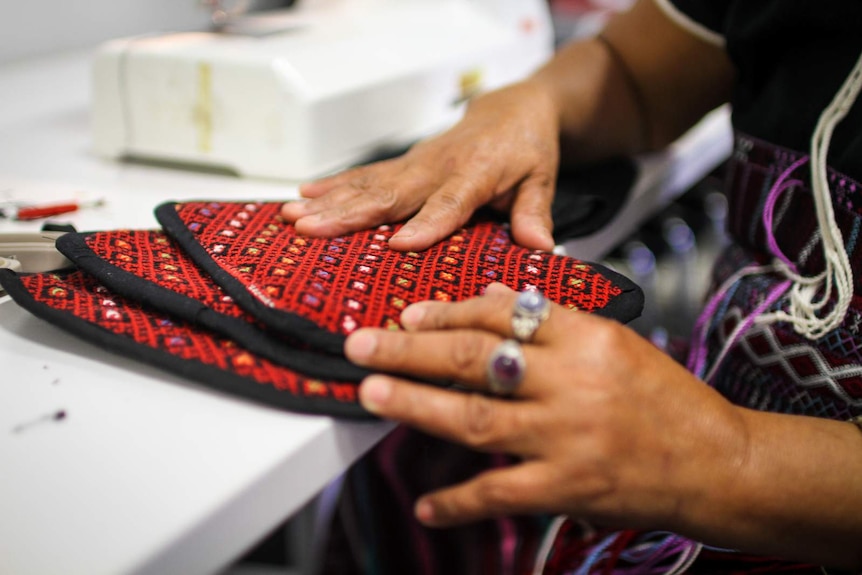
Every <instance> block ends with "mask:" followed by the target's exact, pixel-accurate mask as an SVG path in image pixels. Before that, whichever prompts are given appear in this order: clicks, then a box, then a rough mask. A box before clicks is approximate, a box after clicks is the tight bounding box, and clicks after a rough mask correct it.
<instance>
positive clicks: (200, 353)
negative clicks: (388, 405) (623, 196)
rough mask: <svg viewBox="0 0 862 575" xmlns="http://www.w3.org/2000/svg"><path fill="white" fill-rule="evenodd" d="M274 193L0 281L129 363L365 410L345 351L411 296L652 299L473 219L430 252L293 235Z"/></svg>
mask: <svg viewBox="0 0 862 575" xmlns="http://www.w3.org/2000/svg"><path fill="white" fill-rule="evenodd" d="M280 207H281V205H280V204H279V203H274V202H271V203H249V202H190V203H184V204H177V203H169V204H164V205H162V206H160V207H159V208H158V209H157V218H158V220H159V222H160V223H161V224H162V225H163V227H164V233H163V232H161V231H133V230H116V231H109V232H95V233H89V234H76V233H72V234H67V235H65V236H63V237H62V238H60V240H59V241H58V242H57V244H58V248H59V249H61V251H62V252H63V253H64V254H65V255H66V256H67V257H69V259H70V260H72V261H73V262H75V263H76V264H77V265H78V266H79V269H77V270H75V271H71V272H64V273H47V274H32V275H22V276H17V275H16V274H14V273H13V272H10V271H8V270H0V272H2V273H0V285H3V286H4V287H5V288H6V289H7V291H9V293H10V295H11V296H12V297H13V299H15V301H16V302H18V303H19V304H20V305H21V306H22V307H25V308H26V309H28V310H30V311H31V312H32V313H33V314H35V315H38V316H39V317H42V318H44V319H46V320H48V321H50V322H51V323H54V324H56V325H58V326H60V327H62V328H64V329H66V330H67V331H69V332H71V333H74V334H77V335H79V336H81V337H84V338H85V339H88V340H90V341H92V342H95V343H96V344H98V345H101V346H103V347H105V348H108V349H112V350H114V351H117V352H119V353H123V354H125V355H127V356H129V357H132V358H135V359H138V360H143V361H146V362H148V363H151V364H155V365H158V366H161V367H163V368H166V369H168V370H169V371H172V372H174V373H179V374H181V375H184V376H186V377H189V378H191V379H195V380H197V381H199V382H201V383H203V384H205V385H207V386H210V387H213V388H216V389H219V390H222V391H227V392H229V393H231V394H234V395H238V396H242V397H246V398H251V399H255V400H258V401H262V402H264V403H267V404H269V405H273V406H278V407H282V408H285V409H290V410H294V411H300V412H310V413H326V414H330V415H340V416H349V417H370V414H369V413H367V412H366V411H365V410H364V409H363V408H362V407H361V405H360V404H359V402H358V398H357V395H356V390H357V382H358V381H361V380H362V378H364V377H365V376H366V375H367V373H368V371H367V370H365V369H364V368H360V367H359V366H356V365H354V364H352V363H350V362H349V361H348V360H347V359H346V358H345V357H344V353H343V345H344V340H345V338H346V336H347V335H349V334H350V333H352V332H353V331H355V330H356V329H358V328H360V327H365V326H374V327H383V328H387V329H400V327H399V326H400V323H399V319H400V314H401V312H402V311H403V310H404V309H405V308H406V307H407V306H408V305H410V304H411V303H414V302H418V301H424V300H436V301H461V300H464V299H467V298H470V297H473V296H476V295H480V294H481V293H482V292H483V291H484V289H485V287H486V286H487V285H488V284H490V283H491V282H501V283H504V284H505V285H507V286H509V287H510V288H512V289H516V290H519V291H540V292H542V293H543V294H544V295H545V296H546V297H548V299H550V300H551V301H554V302H556V303H558V304H561V305H563V306H565V307H568V308H569V309H572V310H575V309H577V310H581V311H584V312H591V313H598V314H601V315H604V316H607V317H611V318H615V319H617V320H619V321H621V322H627V321H629V320H631V319H633V318H635V317H637V316H638V315H639V314H640V311H641V308H642V306H643V293H642V292H641V291H640V289H639V288H638V287H637V286H636V285H635V284H634V283H632V282H631V281H630V280H628V279H627V278H625V277H623V276H622V275H620V274H617V273H616V272H613V271H611V270H608V269H606V268H604V267H602V266H599V265H595V264H590V263H586V262H582V261H580V260H576V259H574V258H570V257H565V256H560V255H556V254H549V253H544V252H539V251H533V250H527V249H524V248H521V247H519V246H516V245H514V244H513V243H512V241H511V238H510V237H509V233H508V230H507V228H506V227H505V226H504V225H501V224H499V223H497V222H495V221H491V220H485V219H476V220H474V221H473V222H471V223H469V224H468V225H466V226H465V227H463V228H462V229H460V230H458V231H457V232H456V233H454V234H452V235H451V236H449V237H448V238H446V239H445V240H443V241H441V242H439V243H437V244H435V245H434V246H432V247H431V248H429V249H427V250H425V251H422V252H397V251H394V250H391V249H389V247H388V240H389V238H390V237H391V236H392V234H393V233H395V232H396V231H397V230H398V229H399V227H400V225H393V226H380V227H378V228H377V229H374V230H367V231H364V232H357V233H352V234H347V235H345V236H341V237H336V238H308V237H303V236H300V235H298V234H297V233H296V231H295V229H294V228H293V227H292V226H291V225H289V224H288V223H287V222H285V221H284V220H283V219H282V218H281V217H280V215H279V211H280Z"/></svg>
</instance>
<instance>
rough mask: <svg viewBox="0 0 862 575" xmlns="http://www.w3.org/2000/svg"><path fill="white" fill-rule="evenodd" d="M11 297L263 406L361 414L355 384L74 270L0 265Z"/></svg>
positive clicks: (104, 342) (91, 336)
mask: <svg viewBox="0 0 862 575" xmlns="http://www.w3.org/2000/svg"><path fill="white" fill-rule="evenodd" d="M0 284H2V285H3V287H4V288H5V289H6V290H7V291H8V292H9V294H10V295H11V296H12V297H13V298H14V299H15V301H16V302H17V303H18V304H19V305H21V306H22V307H24V308H26V309H27V310H29V311H30V312H31V313H33V314H34V315H37V316H39V317H41V318H43V319H45V320H47V321H49V322H51V323H53V324H55V325H58V326H60V327H62V328H64V329H66V330H68V331H69V332H71V333H73V334H75V335H79V336H81V337H84V338H85V339H88V340H90V341H91V342H93V343H95V344H97V345H99V346H102V347H105V348H107V349H112V350H114V351H117V352H120V353H122V354H124V355H127V356H129V357H132V358H134V359H138V360H141V359H143V360H145V361H148V362H150V363H153V364H155V365H160V366H163V367H166V368H168V369H169V370H170V371H173V372H176V373H179V374H181V375H184V376H186V377H190V378H192V379H196V380H197V381H199V382H201V383H204V384H205V385H207V386H209V387H213V388H216V389H220V390H223V391H227V392H230V393H238V394H239V395H243V396H246V397H251V398H254V399H257V400H259V401H263V402H265V403H267V404H269V405H273V406H277V407H282V408H285V409H292V410H300V411H304V412H309V413H326V414H331V415H341V416H347V417H368V413H367V412H365V411H364V410H363V409H362V407H361V406H360V405H359V404H358V399H357V394H356V389H357V384H356V383H350V382H338V381H327V380H322V379H317V378H311V377H306V376H304V375H302V374H299V373H297V372H296V371H294V370H291V369H288V368H285V367H283V366H279V365H277V364H274V363H272V362H270V361H268V360H266V359H264V358H261V357H259V356H257V355H255V354H253V353H250V352H248V351H247V350H245V349H243V348H241V347H239V346H237V345H236V344H235V343H234V342H233V341H232V340H230V339H228V338H225V337H220V336H217V335H215V334H213V333H211V332H210V331H208V330H202V329H200V328H197V327H195V326H193V325H191V324H189V323H187V322H183V321H178V320H176V319H175V318H173V317H170V316H168V315H165V314H161V313H158V312H155V311H153V310H151V309H148V308H146V307H144V306H142V305H141V304H140V303H138V302H136V301H132V300H128V299H126V298H123V297H120V296H118V295H116V294H113V293H111V292H110V291H109V290H108V289H107V288H105V287H104V286H103V285H101V284H100V283H99V282H98V281H97V280H96V279H95V278H93V277H92V276H90V275H88V274H85V273H83V272H81V271H79V270H75V271H72V272H67V273H45V274H31V275H16V274H14V273H13V272H11V271H10V270H0Z"/></svg>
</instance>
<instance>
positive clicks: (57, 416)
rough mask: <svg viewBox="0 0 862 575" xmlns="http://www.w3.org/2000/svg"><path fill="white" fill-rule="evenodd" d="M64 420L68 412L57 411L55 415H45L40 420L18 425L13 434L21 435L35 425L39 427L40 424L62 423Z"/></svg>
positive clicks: (13, 429)
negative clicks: (49, 422)
mask: <svg viewBox="0 0 862 575" xmlns="http://www.w3.org/2000/svg"><path fill="white" fill-rule="evenodd" d="M64 419H66V410H65V409H60V410H58V411H55V412H54V413H49V414H47V415H43V416H42V417H39V418H37V419H34V420H32V421H27V422H25V423H19V424H18V425H16V426H15V427H13V428H12V433H21V432H22V431H26V430H28V429H30V428H31V427H33V426H34V425H38V424H40V423H45V422H48V421H62V420H64Z"/></svg>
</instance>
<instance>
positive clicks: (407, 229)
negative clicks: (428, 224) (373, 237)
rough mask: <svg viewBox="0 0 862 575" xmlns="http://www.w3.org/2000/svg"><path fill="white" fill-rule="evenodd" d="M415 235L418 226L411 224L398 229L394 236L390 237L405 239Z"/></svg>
mask: <svg viewBox="0 0 862 575" xmlns="http://www.w3.org/2000/svg"><path fill="white" fill-rule="evenodd" d="M415 235H416V228H415V227H413V226H411V225H405V226H404V227H402V228H401V229H400V230H398V231H397V232H396V233H395V234H393V235H392V238H390V239H395V238H398V239H401V240H404V239H407V238H412V237H413V236H415Z"/></svg>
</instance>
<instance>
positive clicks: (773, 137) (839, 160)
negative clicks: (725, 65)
mask: <svg viewBox="0 0 862 575" xmlns="http://www.w3.org/2000/svg"><path fill="white" fill-rule="evenodd" d="M670 2H671V3H672V4H673V5H674V6H675V7H676V9H677V10H678V11H679V12H681V13H682V14H683V15H684V16H683V20H685V19H686V17H687V19H690V20H693V21H694V22H696V23H698V24H700V25H701V26H703V27H705V28H707V29H708V30H711V31H712V32H714V33H716V34H717V35H718V36H720V37H722V38H723V39H724V42H725V48H726V50H727V52H728V54H729V56H730V58H731V60H732V61H733V63H734V65H735V66H736V69H737V73H738V82H737V85H736V87H735V89H734V92H733V97H732V106H733V125H734V127H735V128H736V129H738V130H740V131H742V132H745V133H747V134H750V135H752V136H755V137H758V138H760V139H763V140H766V141H769V142H772V143H774V144H778V145H781V146H784V147H787V148H792V149H794V150H800V151H808V150H809V149H810V147H811V146H810V141H811V136H812V134H813V133H814V129H815V126H816V124H817V120H818V118H819V117H820V114H821V112H822V111H823V109H824V108H825V107H826V106H828V105H829V103H830V102H831V101H832V99H833V98H834V96H835V93H836V92H837V91H838V90H839V88H840V87H841V85H842V84H843V83H844V81H845V79H846V78H847V76H848V75H849V73H850V71H851V69H852V68H853V66H854V64H855V63H856V61H857V60H858V59H859V57H860V54H862V0H670ZM659 4H660V5H661V4H662V2H659ZM667 8H668V9H669V10H672V9H673V8H672V7H667ZM828 163H829V165H830V166H831V167H833V168H835V169H836V170H838V171H841V172H844V173H846V174H848V175H850V176H851V177H853V178H854V179H856V180H858V181H862V96H860V97H859V98H857V101H856V103H855V104H854V105H853V107H852V108H851V110H850V113H849V114H848V115H847V117H846V118H845V119H844V120H843V121H842V122H841V123H840V124H838V127H837V128H836V130H835V133H834V135H833V137H832V141H831V144H830V147H829V160H828Z"/></svg>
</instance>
